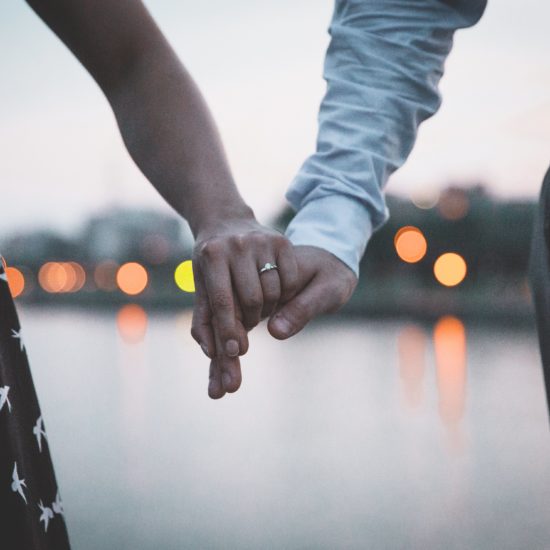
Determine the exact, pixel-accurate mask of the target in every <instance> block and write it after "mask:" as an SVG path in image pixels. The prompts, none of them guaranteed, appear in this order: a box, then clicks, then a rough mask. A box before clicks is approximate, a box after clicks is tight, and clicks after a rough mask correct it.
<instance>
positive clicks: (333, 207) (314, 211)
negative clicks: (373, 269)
mask: <svg viewBox="0 0 550 550" xmlns="http://www.w3.org/2000/svg"><path fill="white" fill-rule="evenodd" d="M285 235H286V236H287V237H288V239H289V240H290V242H292V244H294V245H309V246H317V247H319V248H323V249H325V250H327V251H328V252H330V253H331V254H333V255H334V256H336V257H337V258H338V259H339V260H341V261H342V262H344V263H345V264H346V265H347V266H348V267H349V268H350V269H351V270H352V271H353V272H354V273H355V275H356V276H357V277H359V262H360V261H361V258H362V257H363V254H364V253H365V249H366V247H367V243H368V241H369V239H370V237H371V235H372V223H371V218H370V214H369V211H368V210H367V208H366V207H365V206H364V205H363V204H362V203H361V202H359V201H358V200H356V199H353V198H351V197H349V196H346V195H328V196H325V197H321V198H318V199H314V200H310V201H309V202H307V203H306V204H305V205H304V206H303V207H302V208H301V209H300V210H299V211H298V213H297V214H296V216H295V217H294V218H293V219H292V221H291V222H290V224H289V225H288V227H287V229H286V231H285Z"/></svg>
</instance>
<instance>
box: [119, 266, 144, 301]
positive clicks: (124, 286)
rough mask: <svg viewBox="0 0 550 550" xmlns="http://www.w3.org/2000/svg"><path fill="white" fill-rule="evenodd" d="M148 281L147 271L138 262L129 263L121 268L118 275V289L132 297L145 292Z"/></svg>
mask: <svg viewBox="0 0 550 550" xmlns="http://www.w3.org/2000/svg"><path fill="white" fill-rule="evenodd" d="M148 280H149V277H148V276H147V271H146V269H145V268H144V267H143V266H142V265H140V264H138V263H136V262H128V263H126V264H124V265H122V266H120V269H119V270H118V272H117V274H116V282H117V284H118V288H120V290H122V292H124V293H125V294H130V295H132V296H133V295H135V294H139V293H141V292H143V290H144V289H145V287H146V286H147V282H148Z"/></svg>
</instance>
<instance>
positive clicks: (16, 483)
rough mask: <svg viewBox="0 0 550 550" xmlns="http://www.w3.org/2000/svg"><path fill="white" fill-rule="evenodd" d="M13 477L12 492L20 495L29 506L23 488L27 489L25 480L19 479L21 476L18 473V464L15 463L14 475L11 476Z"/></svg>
mask: <svg viewBox="0 0 550 550" xmlns="http://www.w3.org/2000/svg"><path fill="white" fill-rule="evenodd" d="M11 477H12V480H13V481H12V483H11V490H12V491H13V492H14V493H19V494H20V495H21V498H22V499H23V500H24V501H25V504H27V497H26V496H25V493H24V492H23V487H25V488H26V487H27V485H26V483H25V480H24V479H19V474H18V473H17V462H14V463H13V473H12V475H11Z"/></svg>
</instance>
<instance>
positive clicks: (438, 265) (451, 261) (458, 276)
mask: <svg viewBox="0 0 550 550" xmlns="http://www.w3.org/2000/svg"><path fill="white" fill-rule="evenodd" d="M467 271H468V268H467V265H466V261H465V260H464V258H463V257H462V256H460V254H456V253H455V252H446V253H445V254H442V255H441V256H439V258H437V260H436V261H435V264H434V275H435V278H436V279H437V280H438V281H439V282H440V283H441V284H442V285H444V286H456V285H458V284H460V283H461V282H462V281H463V280H464V278H465V277H466V273H467Z"/></svg>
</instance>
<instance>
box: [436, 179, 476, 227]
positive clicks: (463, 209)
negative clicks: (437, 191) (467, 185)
mask: <svg viewBox="0 0 550 550" xmlns="http://www.w3.org/2000/svg"><path fill="white" fill-rule="evenodd" d="M437 208H438V211H439V214H440V215H441V217H442V218H445V219H446V220H451V221H456V220H460V219H462V218H463V217H464V216H466V214H467V213H468V210H469V208H470V200H469V199H468V195H466V192H465V191H464V190H463V189H457V188H455V187H451V188H450V189H447V190H446V191H445V192H444V193H443V195H442V196H441V198H440V199H439V203H438V205H437Z"/></svg>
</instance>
